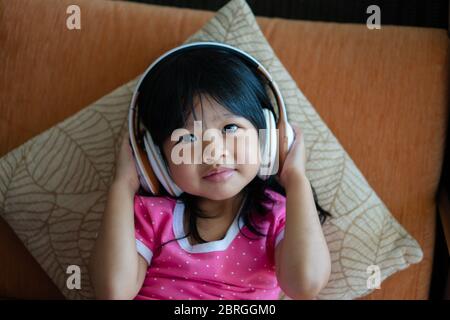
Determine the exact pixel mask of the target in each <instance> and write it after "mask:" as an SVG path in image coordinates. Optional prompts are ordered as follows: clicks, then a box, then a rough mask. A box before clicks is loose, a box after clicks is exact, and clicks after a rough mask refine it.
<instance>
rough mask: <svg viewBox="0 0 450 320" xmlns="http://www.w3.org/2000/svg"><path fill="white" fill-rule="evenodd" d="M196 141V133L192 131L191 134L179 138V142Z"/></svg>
mask: <svg viewBox="0 0 450 320" xmlns="http://www.w3.org/2000/svg"><path fill="white" fill-rule="evenodd" d="M194 141H197V137H196V136H194V134H192V133H190V134H185V135H183V136H181V137H180V138H179V139H178V141H177V143H179V142H194Z"/></svg>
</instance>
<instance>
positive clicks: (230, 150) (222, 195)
mask: <svg viewBox="0 0 450 320" xmlns="http://www.w3.org/2000/svg"><path fill="white" fill-rule="evenodd" d="M202 104H203V114H202V108H201V106H200V101H199V100H198V99H195V100H194V106H195V114H196V118H197V119H196V120H195V119H194V117H193V114H191V115H189V118H188V120H187V122H186V125H185V127H184V129H187V131H185V132H184V133H183V132H181V133H179V134H177V135H175V136H174V135H172V137H169V138H168V139H166V140H165V142H164V144H163V152H164V155H165V157H166V159H167V160H168V165H169V171H170V173H171V176H172V179H173V180H174V182H175V183H176V184H177V185H178V186H179V187H180V188H181V189H182V190H183V191H185V192H187V193H190V194H193V195H197V196H200V197H203V198H207V199H211V200H224V199H229V198H231V197H233V196H235V195H236V194H238V193H239V192H240V191H242V189H243V188H244V187H245V186H246V185H247V184H248V183H250V181H252V180H253V179H254V178H255V176H256V175H257V173H258V170H259V166H260V158H259V152H260V150H259V142H258V132H257V129H256V128H255V127H254V126H253V124H252V123H251V122H250V121H248V120H247V119H245V118H244V117H241V116H237V115H233V114H231V113H230V112H229V111H228V110H227V109H225V108H224V107H222V106H221V105H220V104H218V103H217V102H216V101H214V100H213V99H212V98H209V97H208V96H204V97H203V99H202ZM225 115H228V116H225ZM194 121H197V123H196V126H194ZM198 121H201V122H198ZM195 128H196V130H197V131H195V135H194V129H195ZM210 129H212V130H210ZM206 130H208V131H206ZM199 132H200V134H199V136H197V134H198V133H199ZM207 132H212V133H214V137H216V138H217V139H211V137H212V136H211V135H208V134H206V135H205V133H207ZM182 136H183V137H184V141H183V139H182V141H172V139H173V140H178V139H179V138H180V137H182ZM245 136H247V139H248V140H247V143H245V142H244V140H245ZM248 141H251V143H249V142H248ZM233 142H234V143H233ZM180 148H182V150H187V149H190V150H191V157H192V158H188V159H192V160H193V161H185V162H188V163H178V164H176V162H177V160H176V155H177V154H178V155H179V154H180V151H179V150H180ZM194 149H197V150H196V151H195V150H194ZM175 150H177V152H175ZM174 155H175V156H174ZM244 159H245V160H244ZM221 167H226V168H232V169H234V171H233V172H232V173H231V174H229V175H227V177H226V178H222V180H221V181H213V180H212V179H206V178H205V175H206V174H207V173H208V172H209V171H210V170H212V169H215V168H221ZM224 179H225V180H224Z"/></svg>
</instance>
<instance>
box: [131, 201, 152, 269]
mask: <svg viewBox="0 0 450 320" xmlns="http://www.w3.org/2000/svg"><path fill="white" fill-rule="evenodd" d="M154 230H155V229H154V221H153V220H152V217H151V214H150V212H149V211H148V208H147V206H146V205H145V202H144V201H143V199H142V197H141V196H139V195H135V196H134V235H135V238H136V249H137V252H138V253H139V254H140V255H141V256H142V257H143V258H144V259H145V260H146V261H147V263H148V264H149V265H150V262H151V261H152V257H153V252H154V249H155V248H154V247H155V232H154Z"/></svg>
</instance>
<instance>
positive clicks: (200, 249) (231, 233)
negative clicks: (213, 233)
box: [173, 196, 247, 253]
mask: <svg viewBox="0 0 450 320" xmlns="http://www.w3.org/2000/svg"><path fill="white" fill-rule="evenodd" d="M246 197H247V196H246ZM246 197H245V198H244V200H243V201H242V204H241V207H240V208H239V210H238V213H237V214H236V217H235V218H234V220H233V222H232V223H231V225H230V227H229V228H228V230H227V233H226V235H225V237H224V238H223V239H221V240H216V241H210V242H207V243H198V244H194V245H191V244H190V243H189V240H188V239H187V237H185V238H182V237H184V236H185V235H186V233H185V230H184V224H183V221H184V211H185V210H184V209H185V206H184V203H183V202H182V201H179V200H177V202H176V204H175V208H174V212H173V232H174V234H175V237H176V238H182V239H178V240H177V241H178V244H179V245H180V246H181V248H183V249H184V250H185V251H188V252H191V253H204V252H213V251H224V250H226V249H227V248H228V246H229V245H230V244H231V242H233V240H234V238H236V235H237V234H238V233H239V225H241V226H242V225H243V222H244V219H243V218H242V217H240V218H239V216H240V212H241V210H242V207H243V205H244V203H245V199H246ZM238 218H239V224H238Z"/></svg>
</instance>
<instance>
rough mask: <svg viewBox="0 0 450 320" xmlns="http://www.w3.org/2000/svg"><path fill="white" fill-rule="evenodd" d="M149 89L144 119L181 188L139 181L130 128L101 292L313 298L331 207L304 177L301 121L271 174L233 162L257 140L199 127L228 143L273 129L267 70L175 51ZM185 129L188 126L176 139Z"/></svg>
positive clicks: (96, 254) (95, 255)
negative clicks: (183, 151)
mask: <svg viewBox="0 0 450 320" xmlns="http://www.w3.org/2000/svg"><path fill="white" fill-rule="evenodd" d="M142 88H143V89H142V90H141V94H140V96H139V105H140V108H139V117H140V119H141V121H142V122H143V124H144V125H145V127H146V128H148V130H150V134H151V136H152V138H153V141H154V143H155V144H156V145H157V146H158V147H159V148H160V150H162V153H163V157H164V160H165V162H166V165H167V167H168V169H169V172H170V174H171V177H172V179H173V180H174V182H175V183H176V184H177V186H179V187H180V188H181V189H182V190H183V193H182V194H181V195H180V196H179V197H178V198H174V197H171V196H170V195H169V194H167V193H164V194H162V195H159V196H157V197H155V196H151V195H148V194H145V192H143V191H142V189H140V188H139V187H140V186H139V180H138V176H137V172H136V169H135V165H134V160H133V157H132V154H131V148H130V146H129V144H128V134H127V135H126V136H125V137H124V139H123V143H122V146H121V150H120V153H119V157H118V159H117V166H116V172H115V176H114V180H113V183H112V185H111V187H110V190H109V194H108V200H107V205H106V209H105V212H104V217H103V221H102V225H101V227H100V230H99V234H98V239H97V241H96V244H95V247H94V249H93V252H92V256H91V259H90V266H89V269H90V275H91V280H92V284H93V287H94V290H95V295H96V297H97V298H100V299H133V298H135V299H278V297H279V296H280V291H281V290H283V292H284V293H285V294H286V295H287V296H289V297H290V298H293V299H311V298H314V297H315V296H316V295H317V294H318V293H319V291H320V290H321V289H322V288H323V287H324V286H325V285H326V284H327V282H328V278H329V275H330V269H331V264H330V256H329V251H328V247H327V244H326V241H325V238H324V235H323V232H322V228H321V223H323V222H324V220H325V217H326V215H329V214H328V213H327V212H325V211H324V210H323V209H322V208H321V207H320V206H319V205H318V203H317V199H316V195H315V191H314V189H312V186H311V185H310V183H309V181H308V179H307V177H306V175H305V162H306V156H305V146H304V139H303V136H302V133H301V131H300V129H299V128H298V127H296V126H293V128H294V131H295V134H296V138H295V140H294V143H293V145H292V147H291V149H290V151H289V153H288V154H287V156H286V159H285V162H284V165H283V168H280V169H279V176H276V177H275V176H272V177H271V178H269V179H268V180H261V179H260V178H259V177H258V176H257V173H258V168H259V161H257V162H256V163H239V162H238V161H237V158H238V153H239V152H241V155H242V154H244V155H246V156H248V155H252V154H258V155H259V154H260V150H259V144H258V143H256V144H252V145H250V146H246V147H245V148H239V147H238V148H237V150H231V149H229V148H228V147H227V144H226V143H216V142H214V140H213V141H212V142H209V143H206V142H205V141H204V140H205V139H204V138H203V137H202V136H195V134H194V133H193V132H194V130H193V129H194V124H195V122H194V121H201V122H200V123H201V126H202V128H203V129H215V130H220V131H219V132H221V133H222V134H223V137H224V139H225V138H229V137H230V136H231V137H232V138H233V139H234V138H236V139H239V137H242V136H243V135H244V134H246V133H248V132H250V133H251V134H253V135H254V136H256V137H257V135H258V130H260V129H266V127H265V122H264V117H263V112H262V107H263V106H265V107H268V108H270V109H271V110H273V106H272V104H271V101H270V98H269V96H268V94H267V91H266V89H265V86H264V82H263V80H262V79H261V76H260V75H258V74H256V73H255V72H253V71H252V70H251V69H250V68H248V66H247V65H246V64H245V63H244V62H243V61H241V60H240V59H239V58H237V57H235V56H234V55H231V54H229V53H227V52H223V51H221V50H220V49H217V48H203V49H201V50H194V51H190V52H188V53H184V54H182V55H178V56H172V57H169V58H168V59H167V60H166V61H164V62H163V63H162V65H161V66H160V67H159V68H158V71H157V73H155V75H154V77H150V78H148V79H146V80H144V81H143V83H142ZM179 128H184V129H186V130H189V134H185V135H183V136H180V137H179V139H173V137H172V133H173V132H174V130H176V129H179ZM173 140H175V141H173ZM256 141H257V140H256ZM180 144H183V146H184V147H189V148H192V150H193V149H194V148H195V147H196V146H197V147H198V146H200V148H201V150H202V151H204V150H205V149H206V148H209V150H213V151H214V152H213V154H214V157H213V158H206V157H204V155H205V153H204V152H202V153H201V154H200V157H202V158H201V159H195V160H197V161H193V162H192V164H186V163H181V164H175V163H174V161H173V160H172V157H171V155H172V151H173V149H174V148H175V147H177V145H178V147H179V146H180ZM192 154H194V157H195V153H194V152H192ZM197 156H198V155H197ZM240 159H242V158H240ZM258 159H259V158H258ZM198 160H200V161H198ZM230 163H232V165H230ZM221 171H223V172H222V173H220V172H221ZM163 191H164V190H163ZM316 208H317V209H316ZM318 211H319V214H318Z"/></svg>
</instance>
